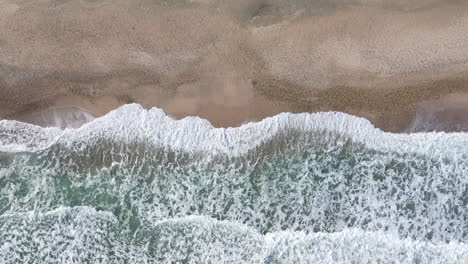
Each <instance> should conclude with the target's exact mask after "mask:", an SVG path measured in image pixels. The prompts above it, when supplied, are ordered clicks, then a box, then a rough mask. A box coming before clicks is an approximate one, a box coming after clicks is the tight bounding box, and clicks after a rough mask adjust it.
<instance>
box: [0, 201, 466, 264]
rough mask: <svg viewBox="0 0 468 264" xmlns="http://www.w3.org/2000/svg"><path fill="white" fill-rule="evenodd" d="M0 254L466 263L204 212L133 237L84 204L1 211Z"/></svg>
mask: <svg viewBox="0 0 468 264" xmlns="http://www.w3.org/2000/svg"><path fill="white" fill-rule="evenodd" d="M0 227H4V229H2V230H3V231H4V232H2V233H1V234H0V238H2V239H1V240H0V257H1V258H2V259H3V260H4V261H6V262H7V263H13V262H15V261H25V260H29V261H41V260H42V261H47V262H48V263H55V262H61V261H62V262H63V261H65V262H67V263H80V262H87V261H91V260H92V261H93V262H96V261H101V262H112V263H126V262H128V261H131V262H132V263H146V262H154V261H157V262H158V263H175V262H184V261H185V262H190V263H200V262H203V263H207V262H213V263H362V262H366V263H444V264H448V263H466V261H468V245H467V244H465V243H455V242H451V243H448V244H445V243H444V244H432V243H428V242H421V241H414V240H410V239H404V240H401V239H399V238H398V237H394V236H392V235H389V234H385V233H382V232H364V231H361V230H359V229H346V230H344V231H341V232H336V233H314V234H306V233H303V232H290V231H285V232H275V233H269V234H265V235H261V234H259V233H257V232H256V231H255V230H253V229H251V228H249V227H246V226H244V225H242V224H239V223H237V222H234V221H217V220H214V219H212V218H209V217H204V216H189V217H185V218H177V219H168V220H164V221H160V222H156V223H154V224H150V225H148V226H145V227H144V228H143V229H142V230H141V231H140V232H137V233H136V234H135V235H133V238H132V239H130V237H128V236H126V235H125V232H122V231H124V230H122V227H121V226H119V224H118V221H117V219H116V218H115V217H114V216H113V215H112V214H110V213H108V212H98V211H96V210H95V209H93V208H89V207H75V208H67V207H61V208H59V209H56V210H53V211H50V212H46V213H37V212H27V213H13V214H6V215H3V216H0Z"/></svg>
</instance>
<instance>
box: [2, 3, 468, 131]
mask: <svg viewBox="0 0 468 264" xmlns="http://www.w3.org/2000/svg"><path fill="white" fill-rule="evenodd" d="M422 2H424V3H422ZM466 28H468V3H464V1H445V0H444V1H442V0H430V1H386V0H366V1H364V0H363V1H347V0H333V1H302V0H293V1H279V0H264V1H261V0H258V1H256V0H241V1H234V2H233V1H221V0H219V1H217V0H196V1H162V0H161V1H157V0H156V1H149V0H148V1H146V0H132V1H119V0H118V1H106V0H102V1H88V0H75V1H71V0H70V1H65V0H62V1H51V0H41V1H17V0H1V1H0V119H19V120H23V121H29V122H34V121H31V120H33V119H34V118H33V119H31V116H34V115H35V114H36V113H42V111H46V109H51V108H52V109H56V108H61V107H80V108H83V109H86V110H87V111H90V112H91V113H93V114H94V115H96V116H100V115H103V114H105V113H107V112H109V111H111V110H113V109H115V108H117V107H119V106H120V105H122V104H126V103H133V102H135V103H140V104H142V105H143V106H144V107H145V108H150V107H154V106H155V107H160V108H163V109H164V110H165V111H166V112H167V113H168V114H170V115H172V116H174V117H176V118H182V117H185V116H190V115H197V116H200V117H203V118H207V119H209V120H210V121H211V122H212V123H213V124H214V125H215V126H224V127H226V126H237V125H239V124H242V123H244V122H248V121H250V120H259V119H262V118H264V117H267V116H272V115H275V114H278V113H281V112H317V111H341V112H346V113H350V114H353V115H358V116H363V117H365V118H368V119H369V120H371V121H372V122H373V123H374V124H375V125H376V126H377V127H380V128H382V129H384V130H386V131H392V132H408V131H409V130H408V129H409V127H410V126H411V125H412V124H413V123H412V122H413V121H414V119H415V118H416V116H417V115H418V114H419V116H421V113H422V112H421V111H423V112H430V111H429V110H421V109H428V107H429V105H431V104H434V107H435V108H437V107H439V108H440V107H441V106H440V104H441V102H444V103H443V104H446V105H451V104H454V105H457V107H455V108H456V109H455V108H454V109H455V110H453V111H454V112H457V113H458V112H460V111H461V112H460V113H459V114H456V115H455V116H457V117H453V116H454V115H452V114H447V113H445V114H440V117H438V118H439V119H443V120H445V119H453V120H458V118H462V117H463V116H464V114H463V113H464V112H463V111H464V110H460V109H463V107H464V106H465V105H468V100H467V101H463V102H455V103H453V102H452V99H447V98H451V95H453V94H457V96H455V98H460V97H462V98H465V97H466V95H465V94H468V85H467V84H468V34H466V33H467V30H466ZM452 97H453V96H452ZM455 101H456V100H455ZM421 105H424V107H422V106H421ZM429 108H430V107H429ZM435 108H434V109H435ZM449 108H450V109H452V108H453V107H449ZM418 111H419V112H418ZM444 111H445V112H447V111H449V112H453V111H452V110H444ZM444 111H442V112H444ZM423 119H424V118H423ZM462 119H463V118H462ZM467 119H468V117H467ZM420 120H422V119H420ZM431 122H432V121H431ZM454 122H462V121H460V120H459V121H454ZM449 123H450V122H449ZM420 127H421V126H420ZM426 129H428V128H426ZM447 129H448V128H447ZM416 130H417V129H416ZM412 132H417V131H412Z"/></svg>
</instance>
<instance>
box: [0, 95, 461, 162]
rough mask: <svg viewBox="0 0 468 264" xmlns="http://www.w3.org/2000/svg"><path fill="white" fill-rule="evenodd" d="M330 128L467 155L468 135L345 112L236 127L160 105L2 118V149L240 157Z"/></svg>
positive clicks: (380, 143) (410, 147) (400, 146)
mask: <svg viewBox="0 0 468 264" xmlns="http://www.w3.org/2000/svg"><path fill="white" fill-rule="evenodd" d="M287 130H296V131H302V132H307V131H328V132H335V133H340V134H343V135H344V136H349V137H350V138H351V139H352V140H354V141H356V142H361V143H364V144H366V146H367V147H369V148H370V149H376V150H381V151H397V152H400V153H419V154H424V155H430V156H433V157H439V158H440V157H450V158H451V159H463V158H466V156H467V154H468V148H467V147H466V146H468V134H467V133H443V132H440V133H415V134H392V133H385V132H383V131H381V130H379V129H376V128H375V127H374V126H373V125H372V124H371V123H370V122H369V121H368V120H366V119H364V118H359V117H355V116H351V115H347V114H344V113H337V112H327V113H314V114H309V113H303V114H290V113H282V114H279V115H277V116H274V117H269V118H266V119H264V120H262V121H260V122H256V123H248V124H244V125H242V126H240V127H235V128H214V127H213V126H212V125H211V124H210V122H209V121H207V120H204V119H201V118H198V117H187V118H184V119H181V120H174V119H172V118H171V117H169V116H167V115H166V114H165V113H164V112H163V111H162V110H161V109H157V108H152V109H150V110H144V109H143V108H142V107H141V106H140V105H137V104H130V105H124V106H122V107H120V108H118V109H116V110H114V111H112V112H110V113H109V114H107V115H105V116H103V117H101V118H97V119H95V120H94V121H92V122H89V123H87V124H85V125H83V126H81V127H80V128H77V129H65V130H62V131H60V130H58V129H47V128H40V127H36V126H31V125H26V124H22V123H20V122H17V121H5V120H4V121H0V151H7V152H13V151H26V150H29V151H35V150H38V149H41V148H45V147H47V146H49V145H51V144H53V143H59V144H64V145H66V146H69V147H73V145H75V144H76V143H78V142H79V143H86V142H92V141H93V140H94V139H96V138H108V139H112V140H115V141H119V142H144V143H149V144H152V145H154V146H164V147H170V148H171V149H174V150H181V151H187V152H198V151H203V152H208V153H219V154H226V155H232V156H236V155H241V154H243V153H246V152H247V151H249V150H251V149H254V148H255V147H257V146H259V145H260V144H262V143H264V142H266V141H268V140H269V139H271V138H273V137H274V136H275V135H277V134H278V133H281V132H284V131H287Z"/></svg>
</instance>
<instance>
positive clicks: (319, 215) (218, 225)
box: [0, 105, 468, 263]
mask: <svg viewBox="0 0 468 264" xmlns="http://www.w3.org/2000/svg"><path fill="white" fill-rule="evenodd" d="M0 145H1V147H0V214H1V216H0V230H1V231H2V232H0V234H1V235H0V236H2V239H0V241H6V242H0V243H3V244H0V249H1V250H0V254H3V255H4V256H7V255H8V256H10V257H11V259H12V262H14V261H17V258H18V259H19V260H21V258H25V259H32V260H36V261H41V260H43V259H46V258H51V259H54V261H61V260H63V261H71V262H80V261H86V260H89V259H94V258H98V259H101V260H102V261H104V262H106V261H107V262H118V261H120V262H125V261H128V259H132V261H133V260H135V259H137V260H139V261H140V262H145V261H166V262H171V261H174V262H177V261H180V262H184V261H185V262H190V261H194V262H197V261H202V262H203V261H205V260H211V261H220V260H222V261H225V262H237V263H238V262H248V261H246V260H250V262H251V263H258V262H266V263H284V262H289V263H300V262H307V261H310V260H317V261H319V260H321V262H323V261H324V262H328V263H340V262H342V263H346V262H353V261H358V262H359V260H360V259H363V258H364V259H366V260H369V262H379V261H381V262H388V261H394V260H397V261H399V262H414V263H426V262H433V263H464V262H465V260H467V259H468V248H467V246H466V243H467V240H468V230H467V228H466V223H467V219H468V213H467V210H466V208H467V203H468V178H467V177H468V176H467V175H468V173H467V172H468V160H467V152H468V147H467V146H468V134H466V133H418V134H406V135H405V134H390V133H384V132H382V131H380V130H378V129H375V128H374V127H373V126H372V125H371V124H370V123H369V122H368V121H367V120H365V119H362V118H357V117H354V116H350V115H346V114H342V113H318V114H280V115H278V116H275V117H271V118H267V119H265V120H263V121H261V122H258V123H249V124H245V125H243V126H241V127H237V128H227V129H221V128H214V127H212V126H211V124H210V123H209V122H208V121H206V120H203V119H200V118H193V117H192V118H185V119H182V120H179V121H176V120H173V119H172V118H170V117H168V116H167V115H165V114H164V112H163V111H162V110H159V109H152V110H149V111H147V110H144V109H142V108H141V106H139V105H126V106H123V107H121V108H119V109H117V110H115V111H113V112H111V113H109V114H108V115H106V116H104V117H101V118H98V119H95V120H93V121H91V122H90V123H87V124H85V125H83V126H82V127H80V128H77V129H65V130H60V129H53V128H47V129H46V128H40V127H37V126H33V125H27V124H23V123H20V122H16V121H0ZM15 230H16V231H15ZM32 248H38V249H40V250H39V251H37V250H29V251H31V252H32V251H34V252H36V253H18V254H13V252H23V251H21V250H25V249H32ZM61 248H62V249H64V251H66V252H67V254H59V253H58V252H59V251H60V249H61ZM96 248H97V249H100V250H96ZM13 259H14V260H13ZM145 259H146V260H145ZM136 262H138V261H136Z"/></svg>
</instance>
